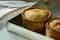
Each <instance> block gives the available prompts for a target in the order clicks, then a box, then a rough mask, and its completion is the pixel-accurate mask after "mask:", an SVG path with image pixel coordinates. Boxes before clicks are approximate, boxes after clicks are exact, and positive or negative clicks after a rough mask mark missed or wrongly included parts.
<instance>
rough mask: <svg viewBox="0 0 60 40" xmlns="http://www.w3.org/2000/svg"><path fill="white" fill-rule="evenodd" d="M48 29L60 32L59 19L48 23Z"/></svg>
mask: <svg viewBox="0 0 60 40" xmlns="http://www.w3.org/2000/svg"><path fill="white" fill-rule="evenodd" d="M50 27H51V28H52V29H54V30H56V31H59V32H60V19H55V20H53V21H51V22H50Z"/></svg>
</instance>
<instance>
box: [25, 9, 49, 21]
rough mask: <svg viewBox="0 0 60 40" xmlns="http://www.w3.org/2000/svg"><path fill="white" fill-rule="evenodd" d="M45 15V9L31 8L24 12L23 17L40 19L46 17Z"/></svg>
mask: <svg viewBox="0 0 60 40" xmlns="http://www.w3.org/2000/svg"><path fill="white" fill-rule="evenodd" d="M47 16H48V14H47V11H46V10H42V9H31V10H27V11H26V12H25V17H26V18H27V19H33V20H40V19H44V18H47Z"/></svg>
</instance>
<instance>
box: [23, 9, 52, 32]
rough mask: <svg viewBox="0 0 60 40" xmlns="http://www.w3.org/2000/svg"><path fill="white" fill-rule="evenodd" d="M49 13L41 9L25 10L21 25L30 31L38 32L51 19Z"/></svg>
mask: <svg viewBox="0 0 60 40" xmlns="http://www.w3.org/2000/svg"><path fill="white" fill-rule="evenodd" d="M51 16H52V15H51V12H50V11H49V10H47V9H42V8H30V9H26V10H24V11H23V13H22V20H23V25H24V26H25V27H26V28H27V29H30V30H33V31H36V32H40V31H43V30H44V28H45V23H46V22H47V21H48V20H49V19H51Z"/></svg>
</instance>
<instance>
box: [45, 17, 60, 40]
mask: <svg viewBox="0 0 60 40" xmlns="http://www.w3.org/2000/svg"><path fill="white" fill-rule="evenodd" d="M46 36H48V37H51V38H54V39H55V40H60V18H55V19H53V20H51V21H50V22H48V23H47V24H46Z"/></svg>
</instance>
